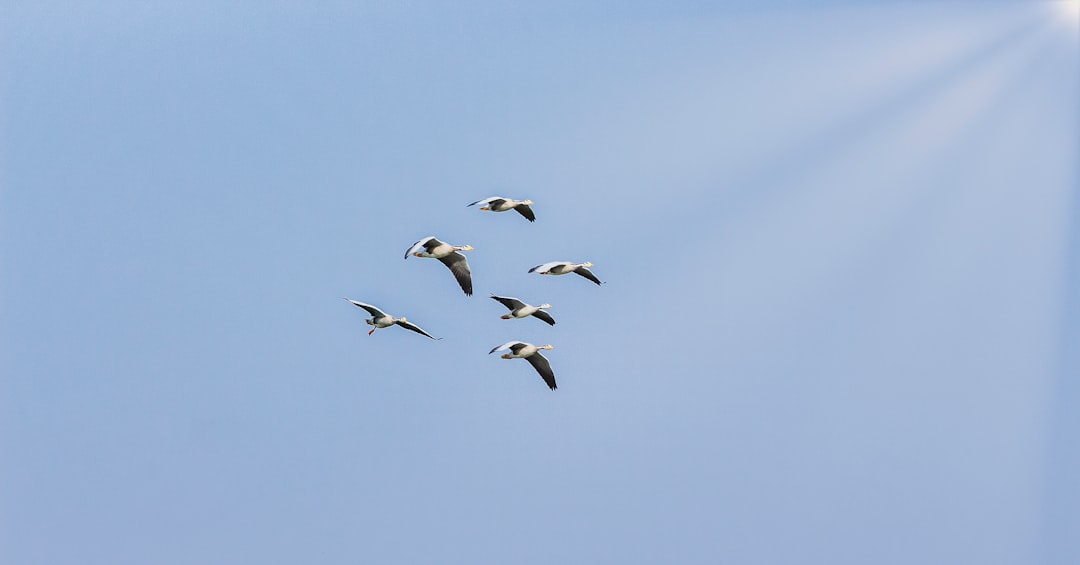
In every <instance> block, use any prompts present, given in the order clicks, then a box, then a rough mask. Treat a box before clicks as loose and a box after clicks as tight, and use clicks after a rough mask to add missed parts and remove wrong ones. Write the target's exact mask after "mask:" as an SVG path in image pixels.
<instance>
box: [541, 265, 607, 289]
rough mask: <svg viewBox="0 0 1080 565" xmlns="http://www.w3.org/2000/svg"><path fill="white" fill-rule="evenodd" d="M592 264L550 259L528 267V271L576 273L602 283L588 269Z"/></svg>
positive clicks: (561, 273) (546, 273)
mask: <svg viewBox="0 0 1080 565" xmlns="http://www.w3.org/2000/svg"><path fill="white" fill-rule="evenodd" d="M592 266H593V264H592V263H590V262H588V261H586V262H584V263H571V262H569V261H552V262H551V263H544V264H543V265H537V266H535V267H533V268H531V269H529V272H530V273H540V274H541V275H565V274H566V273H577V274H579V275H581V276H583V277H585V278H587V279H589V280H590V281H592V282H594V283H596V284H602V283H601V282H600V279H598V278H596V275H594V274H593V273H592V271H590V270H589V267H592Z"/></svg>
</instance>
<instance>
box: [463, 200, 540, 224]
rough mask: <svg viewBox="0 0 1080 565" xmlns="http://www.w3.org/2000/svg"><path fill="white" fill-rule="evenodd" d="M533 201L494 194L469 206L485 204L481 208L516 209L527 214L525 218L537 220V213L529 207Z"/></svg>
mask: <svg viewBox="0 0 1080 565" xmlns="http://www.w3.org/2000/svg"><path fill="white" fill-rule="evenodd" d="M532 203H533V201H532V200H514V199H513V198H505V197H502V196H492V197H489V198H485V199H483V200H477V201H476V202H473V203H472V204H469V206H475V205H477V204H483V206H481V207H480V209H481V210H490V211H492V212H505V211H507V210H516V211H517V213H518V214H521V215H522V216H525V219H527V220H529V221H530V222H535V221H536V214H533V211H532V208H529V206H530V205H531V204H532ZM469 206H466V208H468V207H469Z"/></svg>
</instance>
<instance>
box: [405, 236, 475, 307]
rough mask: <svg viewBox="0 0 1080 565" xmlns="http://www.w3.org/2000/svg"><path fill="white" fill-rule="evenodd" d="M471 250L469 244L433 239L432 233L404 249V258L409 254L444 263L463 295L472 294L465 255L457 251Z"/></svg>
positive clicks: (470, 275) (470, 278)
mask: <svg viewBox="0 0 1080 565" xmlns="http://www.w3.org/2000/svg"><path fill="white" fill-rule="evenodd" d="M421 250H423V251H421ZM472 250H473V246H471V245H450V244H449V243H443V242H441V241H439V240H438V239H435V236H433V235H429V236H427V237H425V238H424V239H421V240H420V241H417V242H416V243H414V244H412V247H410V248H409V249H408V250H406V251H405V258H406V259H408V258H409V255H413V256H415V257H424V258H431V259H438V260H439V261H442V264H443V265H446V267H447V268H448V269H450V272H451V273H453V274H454V279H456V280H457V282H458V285H459V286H461V290H462V291H463V292H465V295H466V296H472V271H471V270H470V269H469V262H468V261H467V260H466V259H465V256H464V255H462V254H461V253H458V252H459V251H472Z"/></svg>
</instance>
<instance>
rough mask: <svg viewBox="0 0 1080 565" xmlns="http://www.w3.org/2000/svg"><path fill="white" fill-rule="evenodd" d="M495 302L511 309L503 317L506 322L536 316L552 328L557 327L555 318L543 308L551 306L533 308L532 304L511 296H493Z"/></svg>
mask: <svg viewBox="0 0 1080 565" xmlns="http://www.w3.org/2000/svg"><path fill="white" fill-rule="evenodd" d="M491 298H492V299H493V300H498V301H499V302H500V303H501V304H502V305H503V306H506V307H507V308H509V309H510V313H509V314H503V315H502V316H501V318H502V319H504V320H509V319H511V318H525V317H528V316H536V317H537V318H540V319H541V320H543V321H545V322H547V323H548V325H550V326H554V325H555V318H552V317H551V314H548V313H547V312H544V311H543V310H542V308H551V305H550V304H541V305H539V306H533V305H531V304H525V303H524V302H522V301H520V300H518V299H517V298H513V297H510V296H495V295H494V294H492V295H491Z"/></svg>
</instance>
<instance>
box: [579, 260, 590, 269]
mask: <svg viewBox="0 0 1080 565" xmlns="http://www.w3.org/2000/svg"><path fill="white" fill-rule="evenodd" d="M581 266H582V267H585V268H586V269H587V268H589V267H592V263H590V262H588V261H585V262H584V263H582V264H581Z"/></svg>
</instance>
